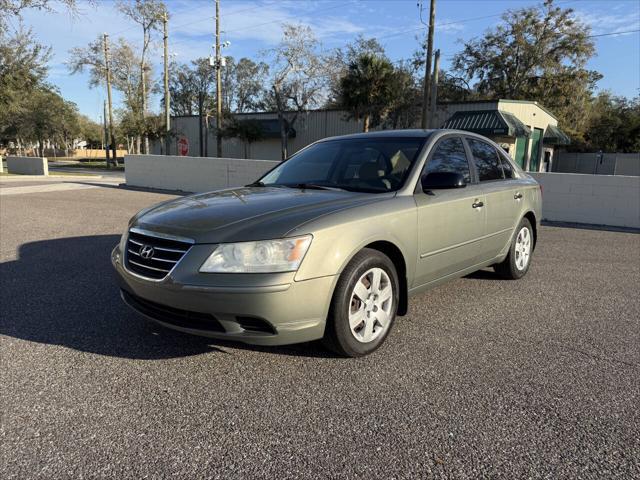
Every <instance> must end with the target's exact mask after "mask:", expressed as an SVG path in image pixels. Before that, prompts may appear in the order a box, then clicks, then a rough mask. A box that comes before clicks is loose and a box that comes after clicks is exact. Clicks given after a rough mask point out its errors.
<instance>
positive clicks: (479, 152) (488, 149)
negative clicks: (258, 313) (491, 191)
mask: <svg viewBox="0 0 640 480" xmlns="http://www.w3.org/2000/svg"><path fill="white" fill-rule="evenodd" d="M468 142H469V147H470V148H471V154H472V155H473V163H474V164H475V166H476V170H477V171H478V179H479V180H480V181H481V182H487V181H489V180H501V179H502V178H504V177H503V176H502V168H500V160H499V158H498V152H497V151H496V149H495V148H493V147H492V146H491V145H489V144H488V143H485V142H482V141H480V140H475V139H472V138H470V139H468Z"/></svg>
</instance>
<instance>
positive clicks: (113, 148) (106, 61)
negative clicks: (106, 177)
mask: <svg viewBox="0 0 640 480" xmlns="http://www.w3.org/2000/svg"><path fill="white" fill-rule="evenodd" d="M103 38H104V65H105V69H106V71H107V99H108V101H109V135H110V137H111V138H110V141H111V152H112V156H113V164H114V165H115V166H116V167H117V166H118V156H117V155H116V135H115V133H114V131H113V108H112V103H111V67H110V66H109V35H107V34H106V33H105V34H104V37H103ZM108 166H109V160H108V159H107V167H108Z"/></svg>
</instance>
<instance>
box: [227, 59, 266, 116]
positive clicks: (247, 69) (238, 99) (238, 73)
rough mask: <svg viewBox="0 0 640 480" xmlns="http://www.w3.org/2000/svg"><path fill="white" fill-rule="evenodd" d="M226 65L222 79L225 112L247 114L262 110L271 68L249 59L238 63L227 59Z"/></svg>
mask: <svg viewBox="0 0 640 480" xmlns="http://www.w3.org/2000/svg"><path fill="white" fill-rule="evenodd" d="M226 64H227V65H226V67H224V70H223V78H222V92H223V107H222V108H223V110H225V111H227V112H237V113H245V112H252V111H256V110H259V109H261V108H262V107H263V106H264V95H265V83H266V80H267V75H268V73H269V66H268V65H267V64H266V63H264V62H259V63H256V62H254V61H253V60H250V59H248V58H241V59H240V60H238V62H237V63H236V62H235V60H234V58H233V57H226Z"/></svg>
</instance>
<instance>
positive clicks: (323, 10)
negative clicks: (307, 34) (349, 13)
mask: <svg viewBox="0 0 640 480" xmlns="http://www.w3.org/2000/svg"><path fill="white" fill-rule="evenodd" d="M340 7H344V4H343V3H338V4H337V5H334V6H332V7H328V8H321V9H319V10H314V11H312V12H309V14H316V13H321V12H325V11H327V10H335V9H336V8H340ZM256 8H258V7H254V8H249V9H246V10H255V9H256ZM243 11H244V10H243ZM237 13H240V11H238V12H237ZM225 16H226V15H225ZM212 18H215V15H214V16H213V17H208V18H207V19H204V20H209V19H212ZM290 19H291V17H282V18H279V19H276V20H270V21H268V22H264V23H257V24H253V25H247V26H246V27H242V28H236V29H233V30H223V31H222V33H223V34H226V33H232V32H243V31H246V30H252V29H254V28H257V27H262V26H264V25H271V24H273V23H280V22H285V21H287V20H290ZM204 20H199V21H198V22H200V21H204ZM192 23H195V22H192ZM192 23H189V24H187V25H192ZM182 26H185V25H182ZM174 28H179V27H174ZM191 40H192V39H190V38H185V39H183V40H178V41H177V42H172V44H171V46H174V45H179V44H181V43H185V42H189V41H191Z"/></svg>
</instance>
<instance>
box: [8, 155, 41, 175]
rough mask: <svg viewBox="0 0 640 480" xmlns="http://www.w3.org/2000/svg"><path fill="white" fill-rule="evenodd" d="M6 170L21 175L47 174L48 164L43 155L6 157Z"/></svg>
mask: <svg viewBox="0 0 640 480" xmlns="http://www.w3.org/2000/svg"><path fill="white" fill-rule="evenodd" d="M7 172H8V173H19V174H21V175H49V164H48V163H47V159H46V158H44V157H7Z"/></svg>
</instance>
